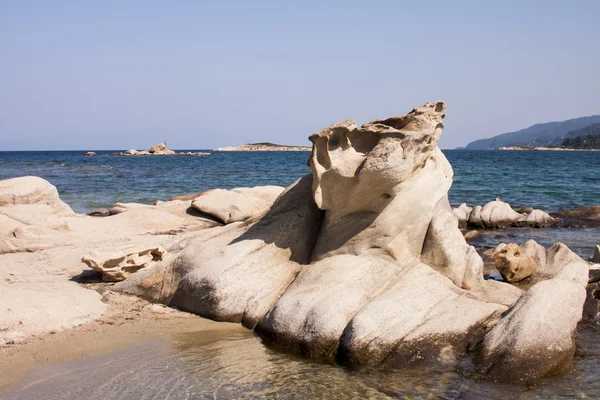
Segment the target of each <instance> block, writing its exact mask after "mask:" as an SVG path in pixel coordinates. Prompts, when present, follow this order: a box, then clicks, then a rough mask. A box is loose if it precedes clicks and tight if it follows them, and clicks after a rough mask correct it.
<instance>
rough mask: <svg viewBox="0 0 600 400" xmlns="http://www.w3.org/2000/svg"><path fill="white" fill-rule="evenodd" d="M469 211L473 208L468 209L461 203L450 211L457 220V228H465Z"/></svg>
mask: <svg viewBox="0 0 600 400" xmlns="http://www.w3.org/2000/svg"><path fill="white" fill-rule="evenodd" d="M471 211H473V207H469V206H468V205H467V204H466V203H462V204H461V205H460V206H458V207H456V208H453V209H452V213H453V214H454V216H455V217H456V218H457V219H458V226H459V227H460V228H465V227H466V226H467V222H468V221H469V216H470V215H471Z"/></svg>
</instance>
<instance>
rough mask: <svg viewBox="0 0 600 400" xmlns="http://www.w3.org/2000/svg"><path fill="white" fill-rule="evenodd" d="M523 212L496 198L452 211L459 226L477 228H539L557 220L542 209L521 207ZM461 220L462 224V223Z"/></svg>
mask: <svg viewBox="0 0 600 400" xmlns="http://www.w3.org/2000/svg"><path fill="white" fill-rule="evenodd" d="M521 210H522V211H524V212H523V213H520V212H517V211H515V210H513V209H512V207H511V206H510V204H508V203H505V202H503V201H501V200H500V199H496V200H494V201H491V202H489V203H487V204H486V205H484V206H483V207H481V206H475V207H473V208H470V207H468V206H467V205H466V204H464V203H463V204H461V205H460V207H457V208H454V209H453V213H454V215H455V216H456V217H457V218H458V220H459V222H460V224H461V227H463V226H468V227H471V228H479V229H482V228H483V229H495V228H504V227H508V226H528V227H534V228H540V227H544V226H549V225H555V224H557V223H558V222H559V221H558V220H557V219H556V218H553V217H551V216H550V215H549V214H548V213H546V212H544V211H542V210H536V209H532V208H525V209H521ZM463 221H465V222H464V225H463Z"/></svg>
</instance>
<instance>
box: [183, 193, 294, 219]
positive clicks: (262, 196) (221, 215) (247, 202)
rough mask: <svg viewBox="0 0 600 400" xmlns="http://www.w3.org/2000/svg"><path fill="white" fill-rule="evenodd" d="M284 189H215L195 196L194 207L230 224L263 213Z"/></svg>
mask: <svg viewBox="0 0 600 400" xmlns="http://www.w3.org/2000/svg"><path fill="white" fill-rule="evenodd" d="M283 191H284V188H282V187H280V186H257V187H253V188H238V189H231V190H225V189H213V190H208V191H206V192H203V193H200V194H199V195H198V196H197V197H195V198H194V199H193V201H192V207H193V208H195V209H196V210H198V211H201V212H203V213H205V214H208V215H212V216H213V217H215V218H217V219H218V220H220V221H222V222H223V223H224V224H229V223H231V222H238V221H245V220H247V219H249V218H254V217H258V216H261V215H263V214H264V213H266V212H267V211H268V210H269V208H270V207H271V206H272V205H273V203H274V202H275V200H276V199H277V197H279V195H280V194H281V193H282V192H283Z"/></svg>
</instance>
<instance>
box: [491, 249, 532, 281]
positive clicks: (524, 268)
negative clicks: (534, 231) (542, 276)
mask: <svg viewBox="0 0 600 400" xmlns="http://www.w3.org/2000/svg"><path fill="white" fill-rule="evenodd" d="M494 261H495V262H496V268H497V269H498V272H500V274H502V277H503V278H504V280H506V281H507V282H519V281H522V280H523V279H525V278H528V277H530V276H531V275H533V274H534V273H535V271H536V270H537V263H536V261H535V259H534V258H533V257H532V256H529V255H527V254H526V253H525V252H524V251H522V249H521V248H520V247H519V245H517V244H514V243H510V244H508V245H507V246H505V247H504V248H503V249H502V250H500V251H499V252H497V253H496V254H494Z"/></svg>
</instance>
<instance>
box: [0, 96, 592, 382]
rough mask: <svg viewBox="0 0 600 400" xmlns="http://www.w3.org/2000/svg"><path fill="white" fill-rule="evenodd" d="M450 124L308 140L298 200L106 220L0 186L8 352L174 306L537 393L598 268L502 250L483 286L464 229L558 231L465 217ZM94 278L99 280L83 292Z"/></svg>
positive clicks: (215, 195)
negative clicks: (457, 196) (461, 370)
mask: <svg viewBox="0 0 600 400" xmlns="http://www.w3.org/2000/svg"><path fill="white" fill-rule="evenodd" d="M445 116H446V106H445V104H444V103H443V102H440V101H438V102H433V103H427V104H425V105H423V106H420V107H416V108H415V109H414V110H412V111H411V112H409V113H408V114H406V115H402V116H396V117H391V118H387V119H382V120H375V121H371V122H368V123H366V124H364V125H362V126H360V127H359V126H357V124H356V123H355V122H354V121H351V120H344V121H340V122H338V123H335V124H333V125H331V126H329V127H327V128H325V129H323V130H320V131H318V132H316V133H315V134H313V135H312V136H310V141H311V142H312V144H313V146H312V153H311V155H310V157H309V166H310V168H311V173H310V174H308V175H306V176H304V177H302V178H300V179H298V180H297V181H296V182H295V183H293V184H292V185H290V186H289V187H287V188H282V187H276V186H268V187H255V188H240V189H233V190H220V189H217V190H211V191H207V192H202V193H198V194H196V195H192V196H183V197H180V198H179V199H174V200H172V201H167V202H157V203H156V204H155V205H143V204H121V203H119V204H117V205H116V206H115V209H114V210H111V213H110V214H111V216H107V217H103V218H97V217H91V216H86V215H82V214H76V213H74V212H73V211H72V210H71V208H70V207H69V206H68V205H67V204H65V203H64V202H62V201H61V200H60V198H59V196H58V192H57V190H56V188H55V187H54V186H52V185H51V184H49V183H48V182H47V181H45V180H43V179H41V178H37V177H22V178H14V179H9V180H5V181H0V222H1V223H0V257H2V258H1V259H0V261H1V262H0V278H1V279H0V289H1V290H0V304H2V305H3V307H1V308H0V348H2V347H11V346H19V345H23V346H26V345H27V341H28V340H29V339H30V338H31V337H33V336H37V337H42V338H44V337H45V336H44V335H50V334H51V333H52V332H54V333H56V331H58V330H64V329H69V328H72V327H74V326H77V325H81V324H88V325H89V326H91V327H92V328H91V329H95V328H96V327H97V326H98V325H97V324H99V322H98V321H107V319H113V318H122V319H123V323H125V320H129V319H131V320H135V319H137V318H141V316H146V317H147V318H155V319H158V318H164V317H159V316H161V315H163V316H164V315H165V313H168V312H171V313H181V311H174V310H173V309H177V310H182V311H184V312H188V313H193V314H196V315H199V316H201V317H204V318H208V319H211V320H214V321H221V322H231V323H237V324H241V325H243V326H244V327H246V328H247V329H250V330H253V331H254V332H255V333H256V334H257V335H258V336H260V337H261V338H262V339H263V340H264V343H266V344H267V345H269V346H272V347H273V348H274V349H278V350H280V351H284V352H289V353H294V354H298V355H301V356H303V357H308V358H315V359H320V360H325V361H328V362H337V363H341V364H344V365H348V366H375V367H377V368H402V367H404V366H407V365H411V364H414V363H417V362H422V361H424V360H427V361H431V362H435V363H437V362H440V363H445V364H452V365H456V364H457V363H458V360H459V359H460V358H462V357H465V356H466V357H468V358H470V360H472V363H471V364H470V365H472V371H470V372H469V373H472V374H478V375H479V376H482V377H489V378H492V379H495V380H501V381H509V382H527V383H528V382H534V381H536V380H538V379H540V378H543V377H551V376H554V375H557V374H561V373H565V372H567V371H569V369H570V368H571V364H572V361H573V357H574V353H575V342H574V337H575V335H577V326H578V323H579V321H581V320H582V318H583V317H584V305H585V315H587V316H590V317H591V318H594V317H596V316H597V314H598V303H597V300H596V299H595V298H594V297H593V296H592V294H591V293H590V294H588V292H587V291H586V288H587V287H588V278H589V273H590V272H589V271H590V265H591V264H590V263H588V262H587V261H585V260H583V259H581V258H580V257H579V256H577V255H576V254H575V253H573V252H572V251H571V250H570V249H569V248H567V246H565V245H563V244H561V243H557V244H554V245H553V246H550V247H548V248H545V247H543V246H541V245H540V244H538V243H536V242H534V241H531V240H530V241H528V242H526V243H523V244H521V245H519V244H516V243H508V244H503V245H499V246H498V248H497V249H495V250H494V252H493V254H492V256H493V258H494V260H495V263H496V268H497V270H498V275H501V276H502V277H503V278H504V279H500V280H494V279H486V278H485V277H484V262H483V259H482V257H481V256H480V254H478V252H477V251H476V249H475V248H474V247H473V246H470V245H469V244H468V243H467V242H466V240H465V238H464V237H463V233H462V232H461V231H460V229H459V221H460V223H461V224H463V225H465V224H470V225H472V226H475V227H479V228H484V229H488V228H489V229H493V228H496V227H498V226H502V225H505V224H506V225H512V224H516V225H521V224H524V225H525V226H535V225H536V224H551V223H554V222H555V221H554V219H553V218H552V217H550V216H548V215H547V214H546V213H544V212H542V211H541V210H533V209H532V210H526V211H523V212H516V211H515V210H512V208H511V207H510V206H509V205H508V204H506V203H503V202H501V201H500V200H496V201H494V202H491V203H488V204H486V205H484V206H475V207H472V208H471V207H468V206H466V205H461V206H460V207H458V208H457V209H455V210H453V209H452V208H451V207H450V204H449V201H448V190H449V189H450V187H451V185H452V179H453V170H452V167H451V166H450V163H449V162H448V160H447V159H446V157H445V156H444V154H443V153H442V151H441V150H440V149H439V147H438V140H439V138H440V135H441V133H442V131H443V129H444V124H443V122H442V121H443V119H444V117H445ZM89 268H91V269H92V270H93V272H92V270H90V269H89ZM90 273H93V274H96V275H95V276H96V277H97V279H98V280H97V281H94V283H93V284H86V281H85V279H84V276H86V275H88V274H90ZM524 280H527V284H526V285H525V284H523V281H524ZM78 282H82V283H83V284H80V283H78ZM151 303H152V304H151ZM167 310H170V311H167ZM41 315H43V318H41V317H40V316H41ZM186 315H188V314H186ZM153 316H154V317H153ZM94 324H96V325H94ZM42 340H43V339H42ZM19 343H21V344H19ZM10 354H14V353H10ZM8 369H9V368H8V366H7V367H6V370H8Z"/></svg>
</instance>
